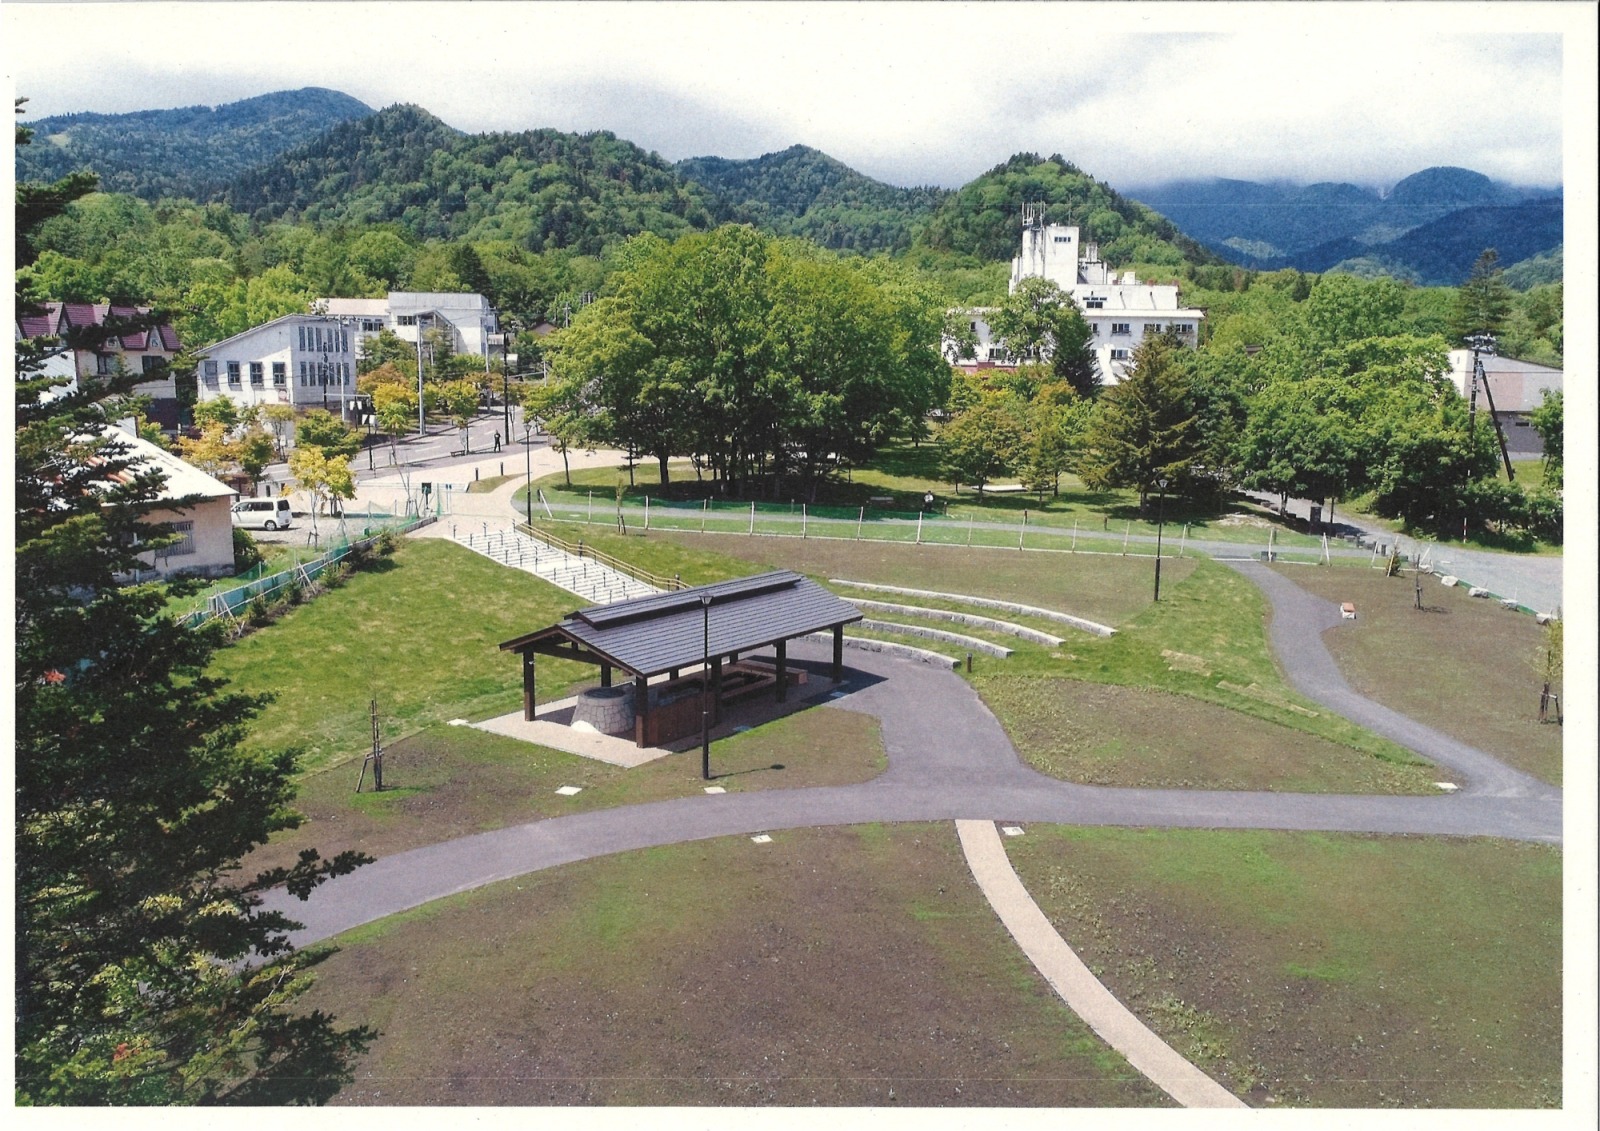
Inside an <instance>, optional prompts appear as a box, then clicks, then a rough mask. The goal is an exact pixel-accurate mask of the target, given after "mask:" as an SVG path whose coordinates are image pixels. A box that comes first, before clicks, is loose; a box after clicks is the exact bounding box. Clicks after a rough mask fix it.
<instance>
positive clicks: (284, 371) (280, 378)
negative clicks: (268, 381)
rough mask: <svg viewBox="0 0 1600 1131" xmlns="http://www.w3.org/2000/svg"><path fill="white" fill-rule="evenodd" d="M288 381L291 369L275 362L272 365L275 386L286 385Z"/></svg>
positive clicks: (279, 362)
mask: <svg viewBox="0 0 1600 1131" xmlns="http://www.w3.org/2000/svg"><path fill="white" fill-rule="evenodd" d="M288 380H289V367H288V366H287V365H285V364H284V363H283V362H281V361H274V362H273V363H272V383H273V384H274V385H284V384H286V383H287V382H288Z"/></svg>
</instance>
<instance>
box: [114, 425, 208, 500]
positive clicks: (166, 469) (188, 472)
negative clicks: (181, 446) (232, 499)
mask: <svg viewBox="0 0 1600 1131" xmlns="http://www.w3.org/2000/svg"><path fill="white" fill-rule="evenodd" d="M104 434H105V435H106V436H107V437H109V438H110V439H113V440H117V441H119V442H120V443H123V444H126V445H127V447H128V449H129V450H128V455H127V460H128V462H129V463H130V464H132V465H133V468H131V469H130V470H132V469H137V470H138V471H140V472H146V471H152V470H153V471H159V472H160V473H161V474H162V475H164V476H165V477H166V482H165V483H163V484H162V486H161V494H160V496H159V497H160V498H162V499H167V500H176V499H183V498H188V497H190V496H194V495H198V496H200V497H201V498H206V499H217V498H223V497H225V496H231V495H236V494H238V492H237V491H235V490H234V489H233V488H232V487H229V486H228V485H227V484H226V483H223V482H222V481H221V480H219V479H215V478H213V477H212V476H210V475H207V474H206V473H205V472H203V471H201V470H200V469H199V468H198V467H196V466H194V464H192V463H185V462H184V461H183V460H181V459H179V458H178V457H177V456H175V455H173V454H172V453H171V452H169V451H167V450H166V449H165V448H160V447H157V446H156V445H155V444H152V443H151V442H150V441H148V440H146V439H143V438H141V437H139V436H134V435H130V434H129V433H127V432H124V431H123V430H122V429H120V428H118V427H116V426H115V425H107V426H106V427H105V429H104Z"/></svg>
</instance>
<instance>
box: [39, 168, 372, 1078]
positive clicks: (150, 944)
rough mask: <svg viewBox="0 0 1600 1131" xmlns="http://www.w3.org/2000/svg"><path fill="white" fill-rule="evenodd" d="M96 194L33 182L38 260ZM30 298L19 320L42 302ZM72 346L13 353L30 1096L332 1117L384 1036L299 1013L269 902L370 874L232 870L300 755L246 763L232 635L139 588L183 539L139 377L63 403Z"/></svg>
mask: <svg viewBox="0 0 1600 1131" xmlns="http://www.w3.org/2000/svg"><path fill="white" fill-rule="evenodd" d="M18 140H19V143H20V142H21V141H23V140H25V139H24V138H22V137H19V139H18ZM92 183H93V182H92V178H90V179H89V180H87V181H86V180H84V179H82V178H69V179H68V180H66V181H62V182H57V183H56V184H54V185H50V186H42V187H41V186H33V185H19V186H18V188H17V221H18V229H17V230H18V232H19V237H20V238H19V239H18V241H17V243H18V249H19V255H20V256H22V257H23V261H24V262H25V261H26V256H27V255H28V254H29V250H28V249H30V248H31V246H32V244H31V243H30V242H29V236H31V234H32V232H33V231H34V230H35V228H36V226H37V225H38V224H39V223H40V222H42V221H43V220H44V219H46V218H47V217H49V216H51V215H54V214H56V213H57V212H59V211H60V209H61V208H63V207H65V206H66V204H67V203H68V202H70V201H71V200H73V199H76V197H77V195H79V194H80V193H81V192H83V191H87V190H88V189H89V188H92ZM16 298H17V315H18V324H19V325H20V324H22V316H23V315H24V314H26V313H29V312H31V311H33V310H36V309H37V307H36V305H35V304H34V303H33V302H32V300H31V296H30V295H29V294H28V293H27V292H26V291H25V290H19V291H18V293H17V296H16ZM150 321H151V322H154V321H155V319H151V320H150ZM113 332H120V328H119V330H117V331H113ZM110 336H111V334H110V333H107V334H106V335H105V337H107V338H109V337H110ZM74 344H79V343H76V342H75V343H74ZM59 348H60V345H59V343H56V342H53V341H51V340H48V339H25V340H22V341H19V342H18V343H17V355H18V374H19V380H18V383H17V430H16V443H15V458H16V478H15V483H16V502H17V512H16V525H15V530H16V587H15V625H16V670H15V700H14V705H15V720H16V795H15V805H16V810H15V813H16V841H15V864H16V886H15V892H14V914H15V920H16V923H15V929H16V963H15V979H16V996H15V1001H16V1029H15V1040H16V1065H15V1077H16V1092H15V1099H16V1102H17V1103H19V1104H28V1105H32V1104H176V1103H222V1102H233V1103H253V1104H261V1103H295V1102H299V1103H306V1102H320V1101H323V1100H326V1099H327V1098H329V1097H330V1096H331V1095H332V1094H333V1093H334V1092H335V1091H336V1090H337V1089H338V1087H339V1084H340V1083H341V1082H342V1081H343V1080H345V1079H348V1077H349V1071H350V1064H351V1062H352V1060H353V1058H354V1057H355V1056H356V1055H357V1054H358V1053H359V1052H360V1051H361V1050H362V1049H363V1048H365V1046H366V1044H367V1043H368V1042H369V1041H370V1039H371V1036H372V1034H371V1033H370V1032H369V1031H367V1030H365V1029H353V1030H339V1029H337V1028H335V1027H334V1025H333V1022H332V1019H331V1018H330V1017H328V1016H326V1015H325V1014H322V1013H320V1012H309V1013H308V1012H305V1011H303V1010H300V1009H297V1008H296V1007H295V1005H294V999H295V998H296V997H297V996H298V995H299V994H300V993H301V992H302V991H303V990H304V988H305V987H306V985H307V984H308V977H309V976H308V974H307V971H308V969H309V968H310V967H311V966H312V965H313V964H314V963H315V961H317V959H316V957H315V956H313V955H308V954H300V953H295V952H293V951H292V950H291V949H290V948H289V946H288V944H287V941H286V939H285V934H284V933H285V931H287V930H289V929H291V928H292V927H293V926H294V924H293V923H292V922H290V921H289V920H288V919H286V918H285V917H284V916H282V915H280V914H277V913H268V912H264V911H262V910H261V907H260V904H261V896H260V892H262V891H263V890H264V889H266V888H268V887H271V886H274V885H278V884H284V885H286V886H287V887H288V889H289V890H290V891H291V892H293V893H294V894H297V895H300V896H301V897H304V896H305V895H306V894H307V893H309V891H310V890H311V888H312V887H314V886H315V885H316V884H318V883H320V882H321V881H322V880H323V879H325V878H327V877H328V876H332V875H337V874H340V873H343V872H347V871H349V870H350V869H352V868H354V867H355V866H356V865H357V864H359V863H361V862H362V861H363V858H362V857H360V856H359V855H357V854H354V853H345V854H341V855H340V856H339V857H337V858H335V859H334V860H332V861H323V860H321V859H320V858H319V857H318V855H317V853H316V852H314V851H310V850H308V851H307V852H305V853H303V854H302V856H301V858H300V860H299V862H298V863H297V864H295V865H294V866H293V867H291V868H279V869H276V870H274V871H271V872H268V873H264V874H261V875H258V876H256V877H254V878H253V879H248V880H241V879H240V878H239V877H238V876H237V875H236V874H235V869H236V867H237V865H238V863H239V861H240V860H241V859H242V858H243V857H244V856H245V854H246V853H247V852H248V851H249V850H250V849H251V848H252V847H254V846H255V845H258V844H260V843H261V842H263V841H264V840H265V839H266V838H267V836H268V835H269V834H271V833H272V832H274V831H276V830H278V829H283V828H289V827H292V826H293V825H295V824H296V823H298V819H299V818H298V817H297V816H296V815H295V814H293V813H292V812H291V811H290V810H289V809H288V803H289V801H290V799H291V796H292V793H293V773H294V768H295V756H294V754H293V753H292V752H280V753H274V754H250V753H246V752H245V751H243V750H241V749H240V741H241V739H242V738H243V737H244V734H245V730H246V727H247V726H248V724H249V721H250V719H251V718H252V717H254V715H255V714H256V713H257V712H258V711H259V710H260V708H261V706H262V703H263V699H262V698H261V697H258V696H251V695H242V694H239V693H236V692H230V691H229V690H228V689H227V688H226V687H225V685H224V684H223V683H222V682H221V681H219V680H216V679H214V678H212V677H210V676H209V675H207V674H206V668H207V660H208V658H209V657H210V655H211V653H212V652H213V650H214V649H215V648H216V647H217V646H218V645H219V643H220V637H219V635H218V633H217V632H216V631H207V630H204V629H200V630H196V629H190V628H185V627H183V626H181V625H180V624H178V623H177V622H175V621H174V620H173V619H172V618H171V617H170V616H169V615H168V614H167V613H166V603H167V598H168V596H169V587H168V586H166V585H163V584H137V585H128V584H123V583H122V582H124V581H125V580H126V579H127V576H128V575H129V574H131V573H132V572H133V571H134V570H135V569H136V568H137V567H138V566H139V565H140V562H139V559H138V557H137V553H138V552H139V551H147V550H149V549H150V548H151V547H152V546H157V547H159V546H160V545H162V544H163V543H164V542H170V541H172V540H173V539H172V537H171V528H170V527H163V526H161V525H160V524H156V523H152V522H149V521H147V516H148V515H149V513H150V512H151V510H152V509H154V506H155V503H156V500H157V496H158V493H159V491H160V488H161V476H160V475H159V473H155V472H152V471H150V470H148V468H147V466H146V465H142V464H141V463H139V462H138V461H137V460H136V459H135V458H133V456H132V453H131V451H130V449H129V446H128V445H127V444H126V443H125V442H121V441H119V440H117V439H114V438H111V437H112V436H114V435H115V434H114V433H110V432H108V430H107V429H106V428H105V425H104V421H105V420H106V419H108V418H111V419H114V418H116V416H118V415H120V414H121V409H122V407H123V406H122V403H121V401H122V398H124V397H125V396H126V395H127V393H128V392H129V390H130V389H131V387H132V384H133V383H134V381H135V380H136V377H137V375H127V376H119V377H113V378H111V379H108V380H106V381H104V382H88V383H86V385H85V387H84V388H83V389H81V390H80V391H79V392H78V393H76V394H73V395H71V396H65V397H60V398H57V399H55V400H50V399H47V397H46V395H45V394H46V393H47V391H48V389H49V387H50V384H51V383H50V382H49V381H48V380H44V379H41V378H39V377H38V366H39V364H40V362H41V361H42V359H43V358H45V357H46V356H48V354H49V353H50V352H51V351H52V350H57V349H59ZM163 505H164V506H167V507H170V506H171V504H170V503H166V504H163ZM135 535H137V536H138V537H139V538H140V539H141V540H142V543H143V544H142V545H140V546H137V547H136V546H135V545H134V536H135Z"/></svg>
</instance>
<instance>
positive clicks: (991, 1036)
mask: <svg viewBox="0 0 1600 1131" xmlns="http://www.w3.org/2000/svg"><path fill="white" fill-rule="evenodd" d="M339 941H340V944H341V945H342V947H343V950H342V951H341V952H340V953H339V954H337V955H335V956H334V957H333V958H331V959H330V960H329V961H328V962H327V963H326V964H325V965H324V966H323V967H321V973H320V977H319V981H318V983H317V985H316V986H315V987H314V989H313V990H312V991H311V993H310V994H309V995H308V998H307V999H306V1004H307V1006H308V1007H310V1008H319V1009H325V1010H329V1011H331V1012H333V1013H335V1014H337V1015H338V1017H339V1018H340V1020H341V1021H342V1022H345V1023H354V1022H358V1021H364V1022H367V1023H370V1024H372V1025H374V1026H376V1027H377V1028H378V1029H379V1030H381V1032H382V1035H381V1036H380V1037H379V1038H378V1040H377V1042H376V1043H375V1044H374V1046H373V1048H372V1050H371V1052H370V1053H369V1054H368V1056H367V1057H366V1059H365V1061H364V1062H363V1063H362V1064H361V1065H360V1066H359V1067H358V1069H357V1072H356V1079H355V1080H354V1082H353V1083H351V1084H350V1085H348V1086H347V1087H346V1088H345V1090H344V1091H343V1092H342V1093H341V1094H340V1096H339V1097H338V1098H337V1099H336V1100H335V1102H336V1103H338V1104H435V1105H437V1104H482V1105H497V1104H520V1105H546V1104H578V1105H591V1104H592V1105H617V1104H626V1105H679V1104H694V1105H708V1106H764V1105H789V1106H813V1105H841V1106H856V1105H871V1106H879V1107H894V1106H906V1107H917V1106H962V1105H972V1106H1063V1107H1085V1106H1087V1107H1104V1106H1122V1105H1130V1104H1132V1105H1146V1106H1168V1105H1169V1104H1170V1101H1169V1100H1168V1099H1167V1097H1166V1096H1165V1095H1164V1094H1162V1093H1160V1092H1159V1091H1157V1090H1156V1089H1155V1088H1154V1087H1153V1086H1152V1085H1150V1084H1149V1083H1148V1082H1147V1081H1145V1080H1144V1079H1143V1078H1142V1077H1140V1076H1139V1075H1138V1074H1137V1073H1135V1072H1134V1071H1133V1070H1132V1069H1131V1068H1129V1067H1128V1065H1127V1064H1126V1062H1124V1061H1123V1060H1122V1059H1121V1057H1120V1056H1118V1055H1117V1054H1115V1053H1113V1052H1112V1051H1110V1050H1109V1049H1108V1048H1107V1047H1106V1046H1105V1045H1104V1044H1103V1043H1102V1042H1101V1041H1100V1040H1099V1039H1098V1038H1097V1037H1095V1036H1094V1035H1093V1034H1092V1033H1091V1032H1090V1031H1089V1030H1088V1029H1087V1027H1086V1026H1084V1024H1083V1023H1082V1022H1081V1021H1080V1020H1078V1018H1077V1017H1076V1015H1075V1014H1073V1013H1072V1012H1071V1011H1070V1010H1068V1009H1067V1008H1066V1006H1065V1005H1063V1004H1062V1003H1061V1002H1060V1000H1059V999H1058V998H1057V997H1056V996H1055V994H1054V993H1053V991H1051V990H1050V988H1049V986H1048V985H1047V984H1046V983H1045V982H1044V980H1043V979H1042V978H1041V977H1040V976H1039V975H1038V974H1037V973H1036V972H1035V971H1034V970H1033V968H1032V966H1031V965H1029V964H1028V962H1027V960H1026V959H1025V958H1024V957H1023V956H1022V955H1021V954H1020V952H1019V951H1018V950H1017V948H1016V947H1015V945H1014V944H1013V943H1012V941H1011V939H1010V937H1009V936H1008V935H1007V934H1006V932H1005V929H1004V928H1003V927H1002V926H1001V925H1000V923H999V921H998V919H997V918H996V917H995V915H994V914H993V912H992V911H991V910H990V908H989V906H988V904H987V903H986V902H985V900H984V899H983V896H982V894H981V893H980V892H979V891H978V888H977V885H976V884H975V883H974V882H973V880H972V878H971V873H970V872H969V871H968V869H967V867H966V863H965V861H964V859H963V858H962V856H961V852H960V848H959V845H958V843H957V840H956V836H955V831H954V828H953V826H951V825H949V824H943V823H941V824H924V825H896V826H866V827H862V828H828V829H810V830H803V831H792V832H782V833H778V834H776V835H775V836H774V838H773V841H772V842H771V843H769V844H754V843H752V842H751V841H750V840H749V839H748V838H745V837H734V838H724V839H719V840H712V841H705V842H697V843H694V844H684V845H676V846H672V847H670V848H662V849H655V850H649V851H645V852H635V853H628V854H625V855H623V856H620V857H616V858H608V859H601V860H593V861H586V862H584V863H581V864H574V865H570V866H567V867H563V868H557V869H552V870H550V871H548V872H541V873H537V874H534V875H530V876H525V877H522V878H520V879H517V880H514V881H508V882H506V883H502V884H498V885H495V886H494V887H492V888H486V889H483V890H480V891H477V892H473V893H468V894H466V895H463V896H458V897H453V898H452V899H449V900H445V901H441V902H440V903H437V904H433V905H430V906H429V907H428V908H426V909H423V910H421V911H418V912H414V913H409V914H407V915H403V916H396V917H393V918H391V919H389V920H386V921H385V922H383V923H381V924H377V925H375V926H374V927H371V928H364V929H362V930H360V931H358V932H352V933H351V934H349V935H346V936H344V937H343V938H342V939H341V940H339Z"/></svg>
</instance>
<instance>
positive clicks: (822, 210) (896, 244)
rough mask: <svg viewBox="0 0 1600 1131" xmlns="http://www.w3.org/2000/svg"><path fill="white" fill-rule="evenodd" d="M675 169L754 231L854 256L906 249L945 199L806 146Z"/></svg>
mask: <svg viewBox="0 0 1600 1131" xmlns="http://www.w3.org/2000/svg"><path fill="white" fill-rule="evenodd" d="M674 168H676V169H677V170H678V172H679V173H680V174H681V175H683V176H684V177H687V178H688V179H689V180H691V181H694V182H696V183H698V184H701V185H704V186H705V187H706V188H708V189H710V190H712V191H713V192H715V193H717V194H718V195H719V196H721V197H722V198H724V199H725V200H727V201H728V202H729V203H730V204H731V205H733V206H734V207H735V208H737V209H738V210H739V213H740V216H741V218H744V219H748V220H749V221H751V222H752V223H754V224H755V225H757V226H758V227H761V228H765V229H766V230H768V231H773V232H777V233H779V234H781V235H796V236H804V237H805V238H806V239H809V240H812V241H814V242H816V243H819V244H821V245H822V246H823V247H832V248H838V249H848V250H853V251H880V250H889V251H899V250H904V249H905V248H907V247H910V246H911V241H912V238H913V236H914V235H915V233H916V229H917V228H918V227H919V226H920V225H921V222H922V221H924V220H925V219H926V218H927V217H928V215H929V214H931V213H932V212H933V210H934V209H935V208H937V207H938V206H939V204H940V203H942V202H943V201H944V200H945V199H946V198H947V197H948V196H950V194H951V190H950V189H943V188H936V187H933V186H925V187H919V188H900V187H898V186H895V185H890V184H885V183H884V182H883V181H878V180H874V179H873V178H871V177H868V176H866V175H864V174H862V173H858V172H856V171H855V170H854V169H852V168H850V167H849V166H848V165H846V164H845V163H844V162H842V161H838V160H836V159H834V158H832V157H829V156H828V155H827V154H826V153H823V152H822V151H821V150H817V149H812V148H811V147H809V146H805V145H792V146H790V147H789V148H788V149H785V150H782V151H781V152H777V153H767V154H763V155H762V156H760V157H755V158H751V159H749V160H730V159H729V158H726V157H690V158H688V159H686V160H683V161H679V162H678V163H677V164H676V165H675V166H674Z"/></svg>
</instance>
